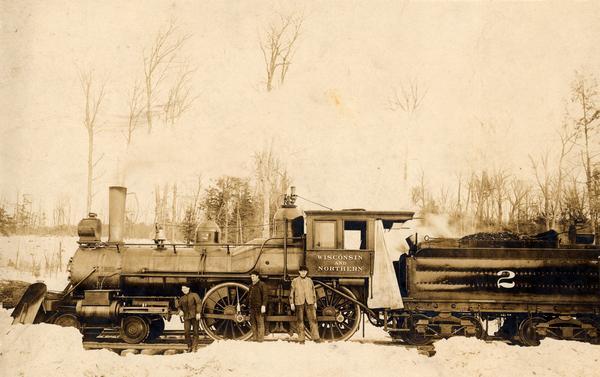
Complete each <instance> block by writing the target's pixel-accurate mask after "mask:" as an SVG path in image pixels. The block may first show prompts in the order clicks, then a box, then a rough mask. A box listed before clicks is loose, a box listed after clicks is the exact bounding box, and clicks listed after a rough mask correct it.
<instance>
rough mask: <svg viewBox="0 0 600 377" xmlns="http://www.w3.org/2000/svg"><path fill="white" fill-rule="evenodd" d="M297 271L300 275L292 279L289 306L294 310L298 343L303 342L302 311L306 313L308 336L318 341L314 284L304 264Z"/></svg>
mask: <svg viewBox="0 0 600 377" xmlns="http://www.w3.org/2000/svg"><path fill="white" fill-rule="evenodd" d="M298 273H299V274H300V276H298V277H296V278H294V280H292V289H291V290H290V307H291V309H292V311H296V321H297V329H298V340H299V341H300V343H304V313H306V318H308V323H309V325H310V336H311V337H312V339H313V340H314V341H315V342H320V338H319V329H318V327H317V294H316V292H315V285H314V284H313V281H312V279H311V278H309V277H308V276H307V275H308V268H306V266H305V265H302V266H300V268H299V269H298Z"/></svg>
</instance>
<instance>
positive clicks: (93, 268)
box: [61, 266, 98, 300]
mask: <svg viewBox="0 0 600 377" xmlns="http://www.w3.org/2000/svg"><path fill="white" fill-rule="evenodd" d="M96 271H98V266H94V267H92V270H91V271H90V273H89V274H87V275H86V276H85V277H84V278H83V279H81V280H80V281H79V283H77V284H75V285H74V286H73V287H71V289H69V290H68V291H67V293H65V294H64V295H63V296H62V297H61V300H63V299H64V298H65V297H67V296H68V295H70V294H71V292H73V291H74V290H75V289H77V287H79V286H80V285H81V283H83V282H84V281H86V280H87V279H89V277H90V276H92V275H93V274H94V272H96Z"/></svg>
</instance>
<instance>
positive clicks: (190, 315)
mask: <svg viewBox="0 0 600 377" xmlns="http://www.w3.org/2000/svg"><path fill="white" fill-rule="evenodd" d="M181 291H182V292H183V296H181V297H180V298H179V300H178V301H177V309H179V315H180V316H181V317H183V329H184V332H185V342H186V343H187V345H188V351H196V350H197V349H198V321H199V320H200V311H201V310H202V301H201V300H200V296H198V294H197V293H194V292H190V287H188V286H187V285H182V286H181ZM190 328H193V331H194V337H193V338H191V337H190Z"/></svg>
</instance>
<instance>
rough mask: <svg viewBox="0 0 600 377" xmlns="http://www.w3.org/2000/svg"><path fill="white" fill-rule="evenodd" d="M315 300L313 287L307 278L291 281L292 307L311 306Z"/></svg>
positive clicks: (297, 278)
mask: <svg viewBox="0 0 600 377" xmlns="http://www.w3.org/2000/svg"><path fill="white" fill-rule="evenodd" d="M316 300H317V297H316V294H315V285H314V284H313V281H312V279H311V278H309V277H308V276H307V277H305V278H302V277H300V276H298V277H296V278H294V280H292V289H291V291H290V304H294V305H303V304H308V305H313V304H314V303H315V301H316Z"/></svg>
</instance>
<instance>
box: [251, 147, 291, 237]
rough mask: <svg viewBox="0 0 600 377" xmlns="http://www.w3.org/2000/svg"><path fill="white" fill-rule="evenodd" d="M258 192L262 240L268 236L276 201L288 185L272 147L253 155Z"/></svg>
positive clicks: (285, 174)
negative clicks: (261, 208)
mask: <svg viewBox="0 0 600 377" xmlns="http://www.w3.org/2000/svg"><path fill="white" fill-rule="evenodd" d="M254 163H255V169H256V178H257V182H258V191H259V192H260V194H261V197H262V203H263V211H262V213H263V215H262V218H263V234H262V236H263V238H268V237H269V236H270V229H271V214H272V212H273V210H275V209H276V208H277V201H278V200H280V199H281V198H282V196H283V194H284V193H285V192H286V191H287V189H288V187H289V185H290V178H289V177H288V174H287V171H286V169H285V168H284V167H283V165H282V163H281V161H280V160H279V158H277V156H276V155H275V153H274V152H273V146H272V145H271V146H269V147H267V148H264V149H263V150H262V151H260V152H257V153H255V154H254Z"/></svg>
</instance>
